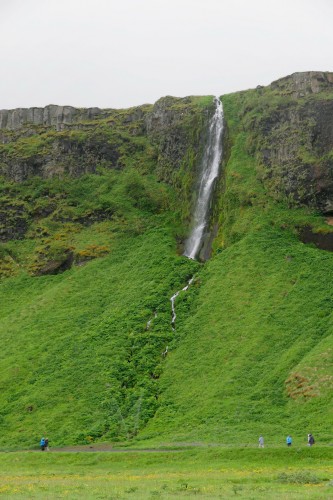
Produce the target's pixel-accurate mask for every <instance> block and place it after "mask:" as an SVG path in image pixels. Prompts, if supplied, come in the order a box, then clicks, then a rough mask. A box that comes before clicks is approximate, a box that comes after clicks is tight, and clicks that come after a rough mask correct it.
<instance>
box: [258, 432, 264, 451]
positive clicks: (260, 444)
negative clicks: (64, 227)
mask: <svg viewBox="0 0 333 500" xmlns="http://www.w3.org/2000/svg"><path fill="white" fill-rule="evenodd" d="M263 447H264V438H263V436H262V435H261V434H260V436H259V448H263Z"/></svg>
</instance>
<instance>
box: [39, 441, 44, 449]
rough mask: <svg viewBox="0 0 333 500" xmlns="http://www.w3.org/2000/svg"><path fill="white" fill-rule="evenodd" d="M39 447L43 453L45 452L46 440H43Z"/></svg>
mask: <svg viewBox="0 0 333 500" xmlns="http://www.w3.org/2000/svg"><path fill="white" fill-rule="evenodd" d="M39 446H40V449H41V450H42V451H44V450H45V438H42V439H41V440H40V443H39Z"/></svg>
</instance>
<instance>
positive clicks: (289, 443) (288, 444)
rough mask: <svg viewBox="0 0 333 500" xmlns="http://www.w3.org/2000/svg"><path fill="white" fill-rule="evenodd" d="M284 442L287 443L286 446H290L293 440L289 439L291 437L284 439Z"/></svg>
mask: <svg viewBox="0 0 333 500" xmlns="http://www.w3.org/2000/svg"><path fill="white" fill-rule="evenodd" d="M286 442H287V446H291V443H292V442H293V440H292V439H291V436H289V435H288V436H287V439H286Z"/></svg>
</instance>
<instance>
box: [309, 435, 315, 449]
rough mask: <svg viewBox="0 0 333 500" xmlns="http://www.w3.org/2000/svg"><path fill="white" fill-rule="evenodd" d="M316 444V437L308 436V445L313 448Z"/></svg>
mask: <svg viewBox="0 0 333 500" xmlns="http://www.w3.org/2000/svg"><path fill="white" fill-rule="evenodd" d="M314 443H315V440H314V437H313V436H312V434H308V445H309V446H312V445H313V444H314Z"/></svg>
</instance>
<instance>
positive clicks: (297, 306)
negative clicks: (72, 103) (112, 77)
mask: <svg viewBox="0 0 333 500" xmlns="http://www.w3.org/2000/svg"><path fill="white" fill-rule="evenodd" d="M291 99H292V97H291V96H290V95H285V94H283V93H279V91H277V90H272V89H264V90H262V91H260V92H259V91H249V92H242V93H238V94H231V95H228V96H223V103H224V110H225V117H226V121H227V126H228V134H227V136H226V137H227V140H226V154H225V159H224V164H225V168H224V174H223V178H222V179H221V182H220V186H219V187H218V189H217V192H216V207H215V208H214V214H215V216H216V218H218V221H219V231H218V234H217V237H216V239H215V241H214V245H213V250H214V252H213V257H212V259H211V260H210V261H209V262H207V263H205V264H204V265H203V264H199V263H197V262H193V261H191V260H188V259H186V258H184V257H182V256H180V253H181V245H182V241H183V239H184V235H185V234H186V227H187V226H186V224H187V221H188V218H189V214H190V211H191V205H192V204H193V186H194V185H195V179H196V166H197V165H198V159H199V158H200V155H201V152H202V151H201V148H202V144H203V140H204V137H205V127H206V124H207V120H208V117H209V113H210V112H211V109H212V108H211V98H209V97H205V98H185V99H174V98H169V97H168V98H165V99H162V100H160V101H159V102H158V103H156V105H155V106H156V109H157V110H158V112H157V113H156V115H150V114H149V113H150V112H151V108H149V109H148V108H147V109H146V110H141V111H140V113H141V114H140V113H139V118H135V117H133V116H134V115H133V113H134V111H133V110H132V111H131V112H130V114H128V113H126V112H125V111H122V112H120V113H119V115H116V114H114V115H112V116H109V117H106V118H105V117H104V118H103V119H101V120H100V121H96V122H94V125H93V124H92V123H86V124H85V125H87V126H88V128H83V129H81V128H80V127H81V126H82V125H83V124H79V125H80V127H78V130H74V128H73V129H72V130H69V131H68V130H66V131H61V132H55V131H53V130H52V131H51V130H46V131H45V130H44V131H41V132H40V134H41V137H39V138H34V136H32V139H31V141H32V142H31V143H29V140H30V138H24V139H19V140H18V141H17V142H11V143H9V144H4V145H3V147H2V153H1V152H0V153H1V154H2V160H1V161H5V160H6V161H7V163H6V165H10V162H11V161H14V160H13V159H15V161H16V160H17V161H22V162H23V163H24V162H27V161H28V160H29V159H31V158H32V160H31V161H32V162H33V163H32V164H31V165H33V166H34V168H35V166H36V165H37V166H38V165H39V164H38V162H37V164H36V156H37V157H42V156H43V155H44V153H43V151H46V153H45V154H46V155H49V151H48V150H47V148H46V149H45V147H46V146H45V144H49V145H50V144H51V145H52V148H55V150H56V152H57V153H59V151H63V149H62V148H65V150H66V159H64V158H63V156H61V155H60V156H59V157H57V158H58V160H57V162H58V163H57V162H56V164H55V165H53V167H52V168H54V170H53V175H51V176H50V178H43V179H41V178H40V177H38V176H28V178H27V179H26V180H24V179H21V181H22V182H20V183H17V182H13V181H9V180H8V172H7V174H6V175H7V177H6V180H5V179H3V181H2V182H1V187H0V189H1V191H0V196H1V200H2V201H3V206H4V207H5V208H4V210H1V211H0V224H3V226H2V227H0V229H1V232H0V235H4V237H3V239H4V243H3V245H2V249H1V253H0V266H1V267H0V269H1V273H2V276H3V279H2V282H1V285H0V301H1V304H2V307H1V311H0V317H1V325H0V339H1V343H2V352H1V366H2V370H1V372H0V387H1V393H0V423H1V427H2V433H1V436H0V446H1V447H2V449H4V450H7V449H11V450H19V449H24V448H32V447H34V446H35V445H36V443H38V441H39V439H40V437H41V434H47V435H48V436H49V437H50V439H51V440H52V444H53V445H56V446H59V445H65V444H72V445H74V444H89V443H90V444H92V443H98V442H105V441H108V442H118V443H121V444H122V445H123V446H126V445H128V444H129V443H135V444H136V446H139V447H145V446H147V445H148V444H150V445H152V446H153V445H154V446H156V445H162V444H163V443H164V444H165V445H168V446H170V445H172V444H174V445H176V444H177V445H178V444H179V443H183V442H187V443H199V444H200V443H211V444H212V445H214V446H215V445H216V444H221V443H223V444H225V445H232V446H248V445H249V444H250V445H251V446H252V445H255V444H256V443H257V440H258V436H259V434H260V433H263V434H264V436H265V439H266V442H267V443H270V446H275V447H276V450H278V447H279V446H282V445H283V444H284V442H285V437H286V435H287V434H288V433H291V434H292V436H293V438H294V443H295V448H296V449H295V450H294V449H293V450H292V455H288V456H293V457H296V456H297V457H300V456H301V457H303V458H304V457H305V458H304V460H305V462H304V464H305V465H306V469H305V470H306V471H309V474H305V473H304V474H303V475H302V474H300V471H299V470H294V469H293V470H291V471H288V470H285V468H283V467H282V461H283V460H286V451H283V452H282V450H278V451H277V454H278V455H277V459H276V460H277V463H275V465H274V464H273V462H272V468H271V469H269V467H270V465H269V463H268V462H267V463H266V461H265V466H267V467H268V469H269V470H266V471H265V472H264V477H265V478H266V479H265V480H264V481H263V483H264V485H263V489H262V490H260V491H259V489H258V491H257V490H256V489H255V492H254V493H253V487H254V486H253V484H252V483H251V482H250V480H249V476H246V479H244V484H242V485H241V486H242V488H243V487H244V491H243V492H242V491H241V490H240V489H239V487H238V486H239V485H238V483H237V481H236V486H235V488H236V489H232V488H233V486H234V483H233V479H230V481H229V483H228V482H227V489H226V491H227V494H229V495H230V492H232V494H235V495H236V494H239V495H241V494H242V495H243V494H244V497H246V495H247V497H250V495H251V494H253V495H254V496H255V497H256V498H258V495H259V497H260V495H262V496H263V497H264V495H265V494H266V498H267V495H268V498H269V495H270V494H273V493H272V491H273V490H272V488H271V487H268V486H267V484H266V483H267V482H268V481H272V479H274V481H275V480H276V488H278V489H279V491H281V494H283V493H284V492H285V491H290V488H294V490H293V491H295V498H296V497H297V495H298V494H299V493H300V492H302V493H304V492H305V488H306V487H307V486H306V484H311V485H313V484H318V486H316V487H318V492H319V493H318V495H319V496H318V498H324V495H325V494H326V493H327V490H325V488H326V486H327V485H324V484H323V476H322V474H323V471H322V470H321V469H319V470H312V468H311V463H310V461H309V462H307V459H308V458H306V457H309V456H310V455H307V453H312V452H313V453H314V454H318V455H314V456H317V458H318V457H319V455H320V454H321V453H323V456H324V457H327V456H328V454H329V452H328V451H327V450H328V448H327V449H326V448H320V449H319V450H316V449H315V450H312V449H311V450H308V449H307V448H306V446H305V445H306V436H307V433H308V432H312V433H313V434H314V436H315V439H316V443H319V444H324V445H327V444H331V443H332V437H331V435H330V425H331V422H332V417H333V415H332V396H331V394H332V384H333V379H332V366H333V355H332V347H331V346H332V328H333V325H332V321H333V317H332V301H333V297H332V292H331V282H332V279H333V256H332V254H331V253H329V252H325V251H322V250H319V249H317V248H315V247H314V246H311V245H304V244H303V243H302V242H301V241H300V239H299V232H300V228H302V227H305V226H309V227H311V228H313V229H314V230H315V231H317V232H319V233H322V234H326V233H329V232H330V231H331V228H330V226H328V225H327V224H326V222H325V220H324V218H323V217H322V216H320V215H319V213H318V212H316V211H315V210H314V209H313V207H312V205H311V204H309V206H299V205H297V199H296V197H295V196H293V195H292V196H288V193H286V192H284V191H283V189H282V188H281V185H280V184H279V179H278V180H277V181H276V179H274V178H273V177H274V176H273V177H272V178H270V179H269V180H267V178H268V177H267V175H266V174H267V165H266V164H265V162H264V161H263V159H262V158H261V156H260V154H259V152H258V148H259V145H262V144H265V141H267V140H268V139H267V137H266V136H265V137H264V133H263V128H262V126H263V125H264V124H266V125H267V123H269V121H270V119H271V114H272V113H273V112H275V111H276V109H279V110H280V111H281V110H283V109H284V108H285V107H287V106H289V105H290V103H291ZM145 113H146V115H145ZM145 117H146V118H145ZM165 117H167V118H165ZM144 120H146V121H144ZM149 120H151V121H149ZM144 123H146V129H145V126H144ZM306 123H307V125H306V127H305V129H306V128H307V127H308V126H310V125H309V123H308V122H306ZM311 126H312V125H311ZM89 127H91V128H89ZM284 127H285V125H283V126H282V125H281V128H280V129H279V131H278V135H279V134H283V130H284ZM145 130H146V132H145ZM284 133H285V134H286V135H287V134H288V130H287V129H286V130H284ZM302 133H303V131H302ZM43 134H44V135H45V137H44V136H43ZM301 135H302V134H301ZM279 137H281V135H279ZM302 137H303V136H302ZM304 137H307V136H306V134H305V135H304ZM15 144H16V145H17V149H16V146H15ZM35 148H37V149H35ZM43 148H44V149H43ZM59 148H60V149H59ZM66 148H67V149H66ZM37 150H38V151H37ZM36 151H37V152H36ZM301 153H302V154H303V153H304V155H303V156H302V158H303V160H304V158H305V157H306V155H308V156H307V158H308V160H309V159H310V157H311V155H310V153H309V151H307V150H306V148H305V149H304V151H303V150H301ZM330 155H331V153H327V154H326V156H325V158H326V159H327V158H330ZM4 159H5V160H4ZM44 159H45V158H44ZM60 160H61V161H60ZM29 161H30V160H29ZM43 161H44V160H43ZM62 161H64V163H62ZM66 162H67V163H66ZM24 164H26V163H24ZM27 164H29V165H30V163H29V162H28V163H27ZM31 165H30V166H31ZM64 165H65V167H64ZM62 167H64V168H63V169H61V168H62ZM6 168H7V167H6ZM58 168H59V169H60V170H58ZM3 172H4V173H6V170H3ZM277 177H279V175H277ZM303 180H304V179H302V181H303ZM275 181H276V182H277V184H275ZM298 194H299V192H298ZM311 207H312V208H311ZM6 231H7V232H6ZM191 276H195V279H194V281H193V284H192V285H191V286H190V287H189V289H188V290H187V291H186V293H185V292H184V293H181V294H180V295H179V296H178V297H177V299H176V311H177V319H176V329H175V330H173V329H172V327H171V307H170V297H171V295H173V294H174V293H175V292H176V291H177V290H180V289H182V288H183V287H184V285H185V284H186V283H187V282H188V280H189V278H190V277H191ZM166 347H168V349H167V353H166ZM163 352H164V355H163V354H162V353H163ZM316 446H317V444H316ZM296 450H298V451H296ZM260 451H264V453H265V457H266V458H269V456H271V455H269V453H270V452H268V450H267V451H266V450H260ZM181 453H184V460H185V462H184V470H183V473H184V476H186V475H187V474H189V477H190V482H187V481H186V484H190V485H191V488H192V487H193V488H194V489H195V488H201V490H200V492H199V491H198V494H199V493H200V494H202V495H203V494H204V493H203V492H206V489H205V490H204V489H203V488H206V487H207V479H206V476H205V474H207V475H208V476H209V474H210V472H209V469H208V465H207V467H206V468H205V469H204V473H203V475H204V476H205V477H204V479H203V486H202V485H201V486H200V484H199V483H200V481H199V482H198V481H197V480H196V479H195V470H196V471H197V469H195V470H194V469H191V467H192V465H191V464H192V458H193V457H197V458H193V460H194V462H195V460H198V464H200V466H202V464H203V463H205V462H204V460H205V459H204V458H203V457H204V454H205V453H207V454H210V455H209V457H210V458H209V460H210V463H212V464H214V463H215V464H217V462H218V461H219V460H222V461H223V460H224V459H225V457H226V456H227V455H224V454H223V453H224V452H222V451H221V450H217V452H216V453H217V455H216V457H215V456H214V452H213V450H208V451H207V450H206V451H204V452H202V453H203V454H202V455H200V452H199V451H187V452H181ZM225 453H226V454H228V453H229V451H228V452H227V451H225ZM230 453H231V454H232V453H235V455H233V457H234V458H233V459H232V460H235V461H236V462H237V463H242V457H241V453H243V451H242V452H240V451H239V453H240V454H237V451H235V450H233V451H230ZM247 453H248V452H247V450H245V451H244V457H247V458H246V459H244V460H245V461H246V460H248V461H250V462H251V461H253V463H256V460H257V459H258V457H262V456H263V455H262V454H261V455H259V454H258V455H256V454H253V455H251V453H254V451H253V450H252V452H251V453H250V452H249V454H247ZM258 453H259V450H258ZM297 453H298V454H297ZM191 454H192V455H191ZM12 456H15V455H12ZM18 456H19V455H18ZM52 456H53V455H52ZM128 456H129V457H130V456H131V455H128ZM161 456H162V455H161ZM167 456H168V457H169V456H170V457H171V456H172V454H170V455H167ZM177 456H178V455H177ZM179 456H180V455H179ZM4 457H6V456H5V455H4V456H3V457H2V458H4ZM29 457H30V455H29ZM47 457H48V456H47ZM66 457H67V456H66ZM186 457H187V458H186ZM191 457H192V458H191ZM198 457H200V458H198ZM223 457H224V458H223ZM256 457H257V458H256ZM311 457H312V455H311ZM67 458H68V460H72V459H71V458H70V457H67ZM67 458H64V459H59V460H67ZM206 458H207V457H206ZM187 459H188V460H189V462H188V464H189V466H188V467H189V468H188V469H187V468H186V467H187V465H186V463H187V462H186V460H187ZM280 459H281V462H279V460H280ZM36 460H43V459H42V458H38V459H36ZM45 460H50V459H49V458H45ZM75 460H78V461H80V460H81V459H79V458H73V461H75ZM82 460H83V461H84V460H86V459H85V458H84V459H83V458H82ZM92 460H93V462H94V465H96V464H97V465H98V464H99V461H100V460H101V461H102V462H103V460H104V459H102V458H101V457H100V456H98V457H97V458H96V459H95V458H94V459H92ZM105 460H106V462H107V460H109V459H105ZM110 460H115V461H117V460H118V459H117V458H116V457H115V458H112V459H110ZM126 460H127V458H126V459H125V458H124V461H123V462H122V459H120V458H119V464H122V465H119V467H120V468H121V467H125V466H126ZM138 460H141V459H138ZM145 460H147V462H145ZM156 460H157V462H156V463H158V459H157V458H156V455H154V458H153V459H152V461H156ZM165 460H166V461H167V460H168V459H167V458H166V457H165ZM170 460H171V458H170ZM148 461H149V457H147V456H146V455H145V458H142V464H141V465H140V467H139V468H141V467H145V466H146V465H147V466H148V465H149V464H148ZM272 461H273V458H272ZM180 462H181V460H179V461H177V462H175V464H174V465H172V467H178V470H180V469H179V467H181V466H180ZM145 464H146V465H145ZM50 466H51V468H52V467H53V465H52V462H51V465H50ZM292 466H293V465H292ZM103 467H104V465H103ZM170 467H171V465H170ZM209 467H210V464H209ZM212 467H213V468H214V467H215V466H214V465H212ZM216 467H218V466H217V465H216ZM237 467H238V466H237ZM96 470H98V467H97V469H96ZM140 470H141V473H142V468H141V469H140ZM148 470H149V467H148ZM216 470H217V469H216ZM171 472H172V471H171ZM171 472H170V471H169V472H168V470H167V472H164V471H163V472H162V473H161V482H158V487H157V489H155V488H153V487H151V486H150V485H149V486H147V489H146V490H144V491H141V489H140V488H141V486H140V484H142V483H140V478H139V479H138V481H137V483H136V482H135V484H134V486H133V487H135V488H138V490H135V491H138V492H139V493H138V494H139V495H142V497H143V498H144V494H148V493H149V495H152V496H154V495H155V496H160V497H161V498H163V495H164V493H163V491H162V490H161V488H162V487H163V484H164V483H163V481H165V479H164V476H163V474H169V473H171ZM138 474H139V473H138ZM214 474H215V473H214ZM214 474H213V475H214ZM232 474H234V472H230V470H229V469H228V470H227V471H226V476H228V477H231V478H232V477H235V478H236V476H237V474H238V472H237V474H236V473H235V474H236V475H235V476H232ZM28 475H29V474H28ZM61 477H62V476H61ZM103 477H104V476H103ZM165 477H166V476H165ZM214 477H215V479H216V477H217V476H214ZM215 479H214V481H215ZM107 480H108V478H105V477H104V479H103V481H104V485H105V487H106V486H107ZM147 480H148V479H147ZM216 480H217V479H216ZM218 480H219V479H218ZM235 480H236V479H235ZM308 480H311V482H310V483H307V481H308ZM66 481H67V480H66ZM93 481H95V480H93ZM135 481H136V480H135ZM172 481H173V480H172ZM245 483H246V484H245ZM119 484H120V483H119ZM145 484H147V483H145ZM184 484H185V483H184ZM216 484H219V483H216ZM291 485H292V486H291ZM324 486H325V488H324ZM103 487H104V486H103ZM145 487H146V486H145ZM75 488H77V484H75V483H74V484H73V483H70V484H69V489H70V490H71V489H72V490H71V492H72V493H73V492H74V493H75V494H79V493H78V492H77V490H76V489H75ZM119 488H120V490H119V492H120V493H119V495H123V494H125V493H126V491H125V489H124V488H125V485H124V483H121V484H120V485H119ZM170 488H171V489H170V491H169V493H170V495H171V493H172V495H176V493H177V490H176V489H175V488H176V486H175V483H174V482H171V487H170ZM219 488H220V486H219V485H217V486H216V488H215V489H213V490H211V496H212V498H214V495H215V496H216V497H218V495H223V494H224V492H223V491H221V490H220V489H219ZM270 488H271V489H270ZM297 488H300V489H297ZM311 488H312V486H311ZM194 489H193V490H191V491H190V493H189V491H187V490H188V487H186V488H185V487H184V491H183V492H182V493H181V494H183V493H184V495H188V494H191V495H192V494H193V495H194V494H195V493H196V492H195V491H194ZM153 491H155V493H153ZM207 491H208V490H207ZM24 492H25V490H24V489H23V490H20V492H19V494H22V495H24ZM59 492H61V490H59ZM96 492H97V493H96V495H97V494H102V493H103V491H102V493H101V492H100V490H96ZM37 493H38V494H39V491H38V490H37ZM127 493H129V492H127ZM169 493H168V494H169ZM178 493H179V491H178ZM94 494H95V493H94ZM205 494H206V493H205ZM310 494H312V493H309V495H310ZM165 495H166V494H165ZM309 495H308V496H309ZM320 495H322V496H320ZM225 496H226V495H225ZM92 497H93V496H92ZM136 497H137V498H138V496H136ZM166 497H167V496H166ZM303 497H306V495H305V496H303ZM290 498H293V497H292V496H291V497H290Z"/></svg>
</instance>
